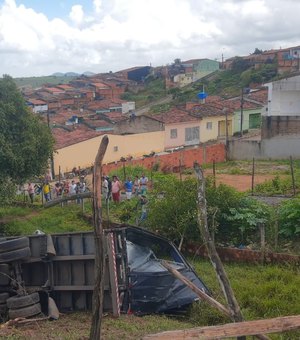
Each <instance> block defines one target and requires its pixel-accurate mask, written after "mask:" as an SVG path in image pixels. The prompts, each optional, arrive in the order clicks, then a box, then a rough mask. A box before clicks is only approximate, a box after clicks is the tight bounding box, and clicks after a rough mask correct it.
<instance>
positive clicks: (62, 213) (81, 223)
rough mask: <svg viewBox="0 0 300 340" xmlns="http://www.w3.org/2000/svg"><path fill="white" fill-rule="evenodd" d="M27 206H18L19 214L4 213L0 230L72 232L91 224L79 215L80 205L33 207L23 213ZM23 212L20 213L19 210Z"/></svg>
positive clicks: (24, 233) (25, 233)
mask: <svg viewBox="0 0 300 340" xmlns="http://www.w3.org/2000/svg"><path fill="white" fill-rule="evenodd" d="M28 209H29V208H19V215H18V216H21V217H23V218H16V217H17V216H15V215H11V214H9V215H6V221H5V222H4V223H2V224H0V232H1V233H2V234H5V235H30V234H32V233H34V231H35V230H37V229H39V230H42V231H43V232H45V233H58V232H62V233H63V232H72V231H81V230H91V228H92V227H91V225H89V224H88V222H86V220H84V219H83V218H82V216H81V209H80V205H77V204H69V205H68V206H66V207H63V208H62V207H60V206H55V207H52V208H49V209H44V208H42V207H40V208H35V210H34V211H33V212H32V210H31V213H30V214H27V215H25V212H28ZM22 211H23V213H22V214H21V212H22Z"/></svg>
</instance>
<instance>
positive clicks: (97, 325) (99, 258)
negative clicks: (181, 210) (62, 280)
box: [90, 136, 108, 340]
mask: <svg viewBox="0 0 300 340" xmlns="http://www.w3.org/2000/svg"><path fill="white" fill-rule="evenodd" d="M107 145H108V137H107V136H104V137H103V138H102V140H101V144H100V147H99V149H98V153H97V156H96V159H95V164H94V173H93V220H94V237H95V286H94V292H93V314H92V325H91V330H90V340H98V339H101V321H102V312H103V295H104V294H103V292H104V254H103V227H102V216H101V187H102V185H101V177H102V160H103V157H104V154H105V151H106V149H107Z"/></svg>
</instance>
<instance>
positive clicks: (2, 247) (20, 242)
mask: <svg viewBox="0 0 300 340" xmlns="http://www.w3.org/2000/svg"><path fill="white" fill-rule="evenodd" d="M27 247H29V238H28V237H18V238H14V239H12V240H0V253H6V252H8V251H12V250H17V249H23V248H27Z"/></svg>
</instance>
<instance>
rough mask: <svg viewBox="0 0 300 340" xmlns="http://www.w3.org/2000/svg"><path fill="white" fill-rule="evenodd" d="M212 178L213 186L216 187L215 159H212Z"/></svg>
mask: <svg viewBox="0 0 300 340" xmlns="http://www.w3.org/2000/svg"><path fill="white" fill-rule="evenodd" d="M213 179H214V188H216V186H217V183H216V161H215V160H213Z"/></svg>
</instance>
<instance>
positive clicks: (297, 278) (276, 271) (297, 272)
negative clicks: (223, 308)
mask: <svg viewBox="0 0 300 340" xmlns="http://www.w3.org/2000/svg"><path fill="white" fill-rule="evenodd" d="M190 262H191V263H192V264H193V266H194V267H195V270H196V271H197V273H198V274H199V276H200V277H201V278H202V279H203V280H204V282H205V283H206V284H207V286H208V287H209V288H210V289H211V290H212V292H213V295H214V297H215V298H216V299H217V300H218V301H219V302H222V303H225V300H224V297H223V294H222V292H221V289H220V287H219V284H218V281H217V279H216V275H215V272H214V270H213V267H212V265H211V264H210V263H209V262H208V261H203V260H201V261H199V260H190ZM224 267H225V270H226V272H227V275H228V277H229V280H230V283H231V286H232V288H233V291H234V293H235V296H236V298H237V301H238V303H239V305H240V307H241V310H242V313H243V315H244V317H245V319H246V320H256V319H267V318H274V317H279V316H288V315H297V314H299V311H300V294H299V285H300V269H299V267H293V266H291V265H290V266H289V265H286V266H279V265H249V264H225V265H224ZM206 307H207V306H206V303H203V302H202V303H200V305H194V306H193V307H192V309H191V311H190V321H192V322H193V323H194V324H197V325H203V326H204V325H207V324H212V323H214V324H216V323H225V322H229V321H228V319H226V318H225V317H223V316H222V315H220V314H219V313H218V312H216V311H215V310H213V309H212V308H210V307H209V308H206ZM203 309H204V310H203ZM271 338H272V339H276V340H277V339H278V340H279V339H281V340H283V339H286V340H287V339H289V340H291V339H295V340H296V339H299V338H300V331H294V332H287V333H282V334H281V335H272V336H271Z"/></svg>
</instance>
